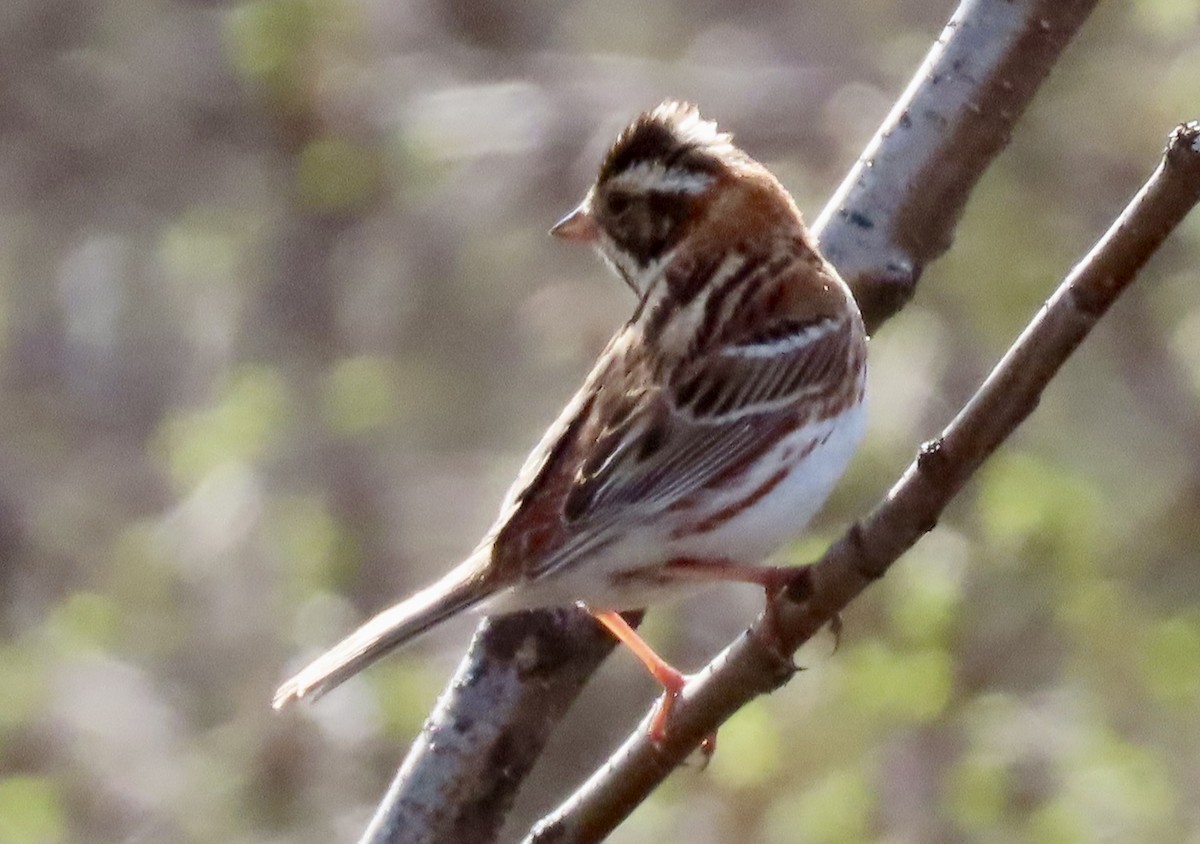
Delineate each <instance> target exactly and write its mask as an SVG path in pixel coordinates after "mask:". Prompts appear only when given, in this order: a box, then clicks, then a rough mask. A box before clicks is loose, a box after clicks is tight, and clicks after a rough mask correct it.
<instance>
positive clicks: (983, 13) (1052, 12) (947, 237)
mask: <svg viewBox="0 0 1200 844" xmlns="http://www.w3.org/2000/svg"><path fill="white" fill-rule="evenodd" d="M1097 2H1098V0H964V2H962V4H961V5H960V7H959V9H958V10H957V12H956V13H955V15H954V17H953V18H952V19H951V21H950V23H949V24H948V25H947V27H946V29H945V31H944V32H943V33H942V36H941V37H940V38H939V39H938V41H937V42H936V43H935V45H934V46H933V48H932V50H931V51H930V53H929V55H928V57H927V58H926V60H925V62H924V63H923V64H922V66H921V68H920V70H918V72H917V74H916V76H915V77H914V78H913V81H912V82H911V83H910V85H909V87H908V89H907V90H906V91H905V92H904V94H903V95H902V97H901V98H900V100H899V101H898V103H897V104H896V106H895V108H894V109H893V111H892V113H891V114H890V115H889V116H888V118H887V120H886V121H885V122H884V124H883V125H882V126H881V128H880V129H879V131H878V132H877V134H876V136H875V138H874V139H873V140H872V141H871V143H870V144H869V145H868V147H867V149H866V151H865V152H864V153H863V155H862V157H861V158H860V159H859V162H858V164H857V165H856V166H855V168H854V169H853V170H852V171H851V172H850V174H849V175H848V176H847V178H846V180H845V181H844V182H843V184H842V187H841V188H840V189H839V190H838V192H837V193H836V194H835V196H834V197H833V199H832V200H831V202H830V204H829V205H828V206H827V208H826V210H825V212H824V213H823V214H822V215H821V216H820V217H819V218H818V220H817V221H816V224H815V226H814V231H815V233H816V234H817V236H818V239H819V241H820V244H821V247H822V249H823V251H824V252H825V254H826V255H827V256H829V258H830V260H831V261H832V262H833V264H834V265H835V266H836V267H837V268H838V270H839V272H841V274H842V276H843V277H844V278H845V279H846V281H847V282H848V283H849V284H850V286H851V288H852V289H853V290H854V292H855V295H856V297H857V298H858V300H859V303H860V306H861V307H862V309H863V313H864V316H865V317H866V319H867V324H868V327H869V328H870V329H871V330H872V331H873V330H874V329H875V328H877V327H878V326H879V325H880V324H882V322H883V321H884V320H886V319H887V318H888V317H890V316H891V315H893V314H894V313H895V312H897V311H898V310H899V309H900V308H901V307H903V305H904V304H905V303H906V302H907V301H908V299H909V298H910V297H911V296H912V293H913V291H914V290H915V288H916V285H917V283H918V281H919V279H920V275H921V272H922V270H923V269H924V267H925V266H926V265H927V264H928V262H929V261H931V260H933V259H934V258H936V257H937V256H939V255H940V254H942V253H943V252H944V251H945V250H946V249H947V248H948V247H949V244H950V242H951V239H952V235H953V230H954V226H955V225H956V223H957V221H958V219H959V217H960V215H961V213H962V209H963V207H964V205H965V204H966V200H967V197H968V196H969V195H970V193H971V190H972V189H973V188H974V186H975V184H976V183H977V182H978V181H979V179H980V178H981V177H982V175H983V173H984V171H985V170H986V169H987V167H988V165H989V164H990V163H991V162H992V160H993V159H994V158H995V157H996V155H998V154H999V152H1000V151H1001V150H1002V149H1003V148H1004V146H1005V145H1006V144H1007V142H1008V139H1009V136H1010V133H1011V131H1012V128H1013V126H1014V125H1015V123H1016V121H1017V120H1018V118H1019V117H1020V116H1021V114H1022V113H1023V112H1024V110H1025V108H1026V106H1027V105H1028V104H1029V102H1030V101H1031V100H1032V98H1033V95H1034V94H1035V93H1036V92H1037V90H1038V88H1039V86H1040V85H1041V83H1042V81H1043V80H1044V79H1045V77H1046V75H1047V74H1048V73H1049V71H1050V69H1051V68H1052V67H1053V66H1054V64H1055V63H1056V62H1057V61H1058V59H1059V57H1060V56H1061V54H1062V51H1063V50H1064V49H1065V48H1066V45H1067V44H1068V43H1069V42H1070V40H1071V39H1072V38H1073V37H1074V35H1075V33H1076V32H1077V31H1078V29H1079V27H1080V26H1081V25H1082V23H1083V21H1084V20H1085V19H1086V18H1087V16H1088V14H1089V13H1090V12H1091V10H1092V9H1093V8H1094V7H1095V5H1096V3H1097ZM821 594H824V593H821ZM611 650H612V642H611V641H610V640H609V637H608V636H607V634H606V633H604V632H603V631H601V630H600V629H599V627H598V626H597V625H595V624H594V622H592V621H591V619H589V618H586V617H584V616H582V615H576V614H574V613H572V612H569V611H552V612H548V611H543V612H531V613H524V614H521V615H518V616H512V617H508V618H503V619H501V618H497V619H490V620H487V621H485V622H484V623H483V625H482V626H481V627H480V629H479V631H478V633H477V635H476V637H475V639H474V640H473V642H472V644H471V647H470V650H469V652H468V653H467V655H466V657H465V658H464V660H463V662H462V663H461V665H460V667H459V669H458V671H457V673H456V674H455V677H454V679H453V680H452V681H451V683H450V685H449V686H448V687H447V689H446V691H445V692H444V693H443V695H442V697H441V699H440V700H439V702H438V705H437V708H436V709H435V711H434V713H433V714H432V715H431V716H430V719H429V720H428V721H427V722H426V725H425V728H424V729H423V730H422V732H421V734H420V735H419V736H418V737H417V739H416V741H415V742H414V744H413V747H412V748H411V750H410V751H409V754H408V757H407V759H406V760H405V762H404V764H403V766H402V767H401V768H400V771H399V772H398V774H397V775H396V778H395V780H394V781H393V783H392V786H391V788H390V789H389V790H388V793H387V796H386V797H385V798H384V800H383V802H382V803H381V805H380V807H379V809H378V810H377V812H376V815H375V818H374V820H373V821H372V823H371V825H370V827H369V828H368V830H367V832H366V833H365V834H364V836H363V837H362V839H361V841H360V844H395V842H401V841H403V842H439V841H460V840H473V841H485V840H492V839H494V838H495V836H496V833H497V831H498V830H499V828H500V826H501V824H502V823H503V820H504V816H505V814H506V813H507V811H508V809H509V807H510V806H511V804H512V800H513V798H514V797H515V794H516V791H517V789H518V787H519V786H520V784H521V782H522V781H523V780H524V778H525V777H526V776H527V775H528V773H529V771H530V769H531V768H532V767H533V764H534V762H535V761H536V760H537V758H538V757H539V756H540V754H541V751H542V748H543V747H544V744H545V741H546V739H547V737H548V736H549V734H550V730H551V729H552V727H553V726H554V724H555V723H556V722H557V720H558V718H559V717H561V715H562V713H563V712H565V711H566V710H567V708H568V707H569V706H570V704H571V703H572V702H573V701H574V699H575V698H576V696H577V695H578V694H579V692H580V690H581V689H582V687H583V685H584V683H586V682H587V679H588V677H590V675H591V674H592V672H593V671H594V670H595V668H596V667H597V666H598V665H599V664H600V662H601V661H602V660H603V659H604V657H605V656H607V654H608V653H609V652H610V651H611ZM501 763H502V764H501ZM553 828H554V827H553V826H551V827H547V830H551V829H553ZM467 831H469V832H470V835H466V832H467ZM545 834H550V833H549V831H548V832H547V833H545ZM547 840H550V839H547Z"/></svg>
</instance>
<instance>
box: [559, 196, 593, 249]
mask: <svg viewBox="0 0 1200 844" xmlns="http://www.w3.org/2000/svg"><path fill="white" fill-rule="evenodd" d="M550 234H552V235H554V236H555V237H561V238H562V239H563V240H573V241H575V242H577V243H595V242H596V240H597V239H598V238H599V237H600V226H598V225H597V224H596V220H595V219H594V218H593V217H592V215H591V214H590V213H589V212H588V210H587V208H586V207H585V206H584V205H580V206H579V207H578V208H576V209H575V210H574V211H572V212H571V213H570V214H568V215H567V216H565V217H563V218H562V219H561V220H559V221H558V222H557V223H555V224H554V227H553V228H551V229H550Z"/></svg>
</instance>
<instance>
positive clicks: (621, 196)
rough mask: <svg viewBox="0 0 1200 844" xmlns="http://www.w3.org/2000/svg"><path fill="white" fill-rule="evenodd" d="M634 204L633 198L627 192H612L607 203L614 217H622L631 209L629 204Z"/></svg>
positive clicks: (609, 211)
mask: <svg viewBox="0 0 1200 844" xmlns="http://www.w3.org/2000/svg"><path fill="white" fill-rule="evenodd" d="M632 204H633V199H632V198H631V197H630V196H629V194H627V193H610V194H609V195H608V200H607V202H606V205H607V206H608V213H609V214H612V215H613V216H614V217H620V216H621V215H622V214H624V213H625V212H626V211H628V210H629V206H630V205H632Z"/></svg>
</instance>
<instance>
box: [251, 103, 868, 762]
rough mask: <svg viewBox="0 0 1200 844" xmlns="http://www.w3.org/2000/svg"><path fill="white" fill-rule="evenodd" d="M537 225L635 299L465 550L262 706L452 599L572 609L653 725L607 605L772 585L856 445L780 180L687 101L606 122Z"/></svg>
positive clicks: (845, 318)
mask: <svg viewBox="0 0 1200 844" xmlns="http://www.w3.org/2000/svg"><path fill="white" fill-rule="evenodd" d="M550 232H551V234H553V235H555V236H556V237H558V238H562V239H563V240H566V241H571V242H575V243H582V244H589V245H591V246H592V247H594V248H595V249H596V251H598V252H599V254H600V256H601V257H602V258H603V259H604V261H605V262H606V263H607V264H608V265H609V266H610V267H611V268H612V270H613V271H614V272H615V273H616V275H617V276H618V277H619V278H620V279H621V280H622V281H623V282H624V283H625V284H626V285H627V286H628V287H629V288H630V290H631V291H632V292H633V294H634V298H635V300H636V304H635V306H634V309H633V313H632V315H631V316H630V318H629V319H628V321H627V322H625V323H624V325H623V326H621V327H620V328H619V330H618V331H617V332H616V334H615V335H614V336H613V337H612V339H611V340H610V341H609V342H608V344H607V346H606V347H605V348H604V350H603V352H602V353H601V355H600V357H599V359H598V360H597V361H596V363H595V365H594V366H593V368H592V370H591V372H590V373H589V374H588V375H587V377H586V378H585V380H584V382H583V385H582V387H580V389H579V390H578V391H577V392H576V393H575V395H574V397H573V398H572V399H571V400H570V401H569V402H568V403H567V405H566V407H565V408H564V409H563V411H562V412H561V414H560V415H559V417H558V418H557V420H556V421H555V422H554V423H553V424H552V425H551V426H550V427H549V429H548V430H547V431H546V432H545V434H544V435H543V437H542V439H541V441H540V442H539V443H538V444H537V446H536V447H535V448H534V449H533V451H532V452H531V453H530V455H529V457H528V458H527V459H526V461H525V463H524V465H523V467H522V468H521V470H520V471H519V473H518V475H517V478H516V480H515V481H514V482H513V484H512V486H511V487H510V488H509V490H508V492H507V494H506V495H505V497H504V499H503V502H502V504H501V506H500V511H499V514H498V516H497V518H496V520H495V522H494V523H493V525H492V527H491V528H490V529H489V530H488V531H487V532H486V533H485V535H484V537H483V539H482V540H481V541H480V542H479V544H478V546H477V547H476V548H475V550H474V551H473V552H472V553H471V554H469V555H468V556H467V558H466V559H465V560H464V561H463V562H461V563H460V564H458V565H457V566H455V567H454V568H452V569H451V570H450V571H449V572H448V573H447V574H445V575H444V576H443V577H441V578H440V579H438V580H437V581H435V582H434V583H433V584H431V585H429V586H427V587H426V588H424V589H422V590H420V591H418V592H416V593H415V594H413V595H412V596H411V597H408V598H406V599H404V600H402V601H400V602H399V603H397V604H395V605H394V606H391V607H390V608H388V609H384V610H383V611H382V612H380V613H379V614H378V615H376V616H374V617H373V618H371V619H370V620H369V621H367V622H366V623H364V624H363V625H362V626H361V627H359V628H358V629H357V630H356V631H354V632H353V633H351V634H350V635H349V636H348V637H347V638H346V639H344V640H343V641H342V642H341V643H340V644H337V645H335V646H334V647H333V648H332V649H331V650H329V651H328V652H326V653H325V654H324V655H323V656H320V657H319V658H317V659H316V660H315V661H313V662H312V663H311V664H309V665H308V666H307V667H306V668H304V669H302V670H301V671H300V672H299V673H297V674H296V675H295V676H294V677H292V678H291V679H290V680H288V681H287V682H285V683H284V684H283V685H282V686H280V688H279V690H278V691H277V692H276V694H275V697H274V701H273V705H274V707H275V708H276V709H279V708H282V707H284V706H286V705H288V704H290V703H293V702H295V701H298V700H301V699H311V698H316V697H319V696H320V695H322V694H324V693H325V692H328V691H329V690H331V689H332V688H334V687H335V686H337V685H339V684H340V683H342V682H343V681H345V680H346V679H348V678H349V677H351V676H352V675H354V674H356V673H358V672H359V671H361V670H362V669H363V668H365V667H366V666H368V665H370V664H371V663H373V662H375V661H376V660H377V659H379V658H380V657H382V656H383V655H384V654H386V653H388V652H389V651H391V650H393V649H394V648H396V647H398V646H400V645H402V644H404V643H406V642H408V641H410V640H411V639H413V638H414V637H416V636H418V635H419V634H421V633H424V632H425V631H427V630H428V629H430V628H431V627H433V626H435V625H437V624H439V623H441V622H442V621H445V620H446V619H448V618H450V617H452V616H455V615H458V614H459V613H462V612H464V611H466V610H468V609H475V610H478V611H481V612H483V613H486V614H500V613H508V612H514V611H519V610H526V609H535V608H551V607H570V606H575V605H580V606H583V607H584V608H585V609H587V610H588V611H589V612H590V613H591V614H592V615H593V616H594V617H595V618H596V620H597V621H598V622H599V623H600V624H602V625H603V626H604V627H605V628H607V629H608V630H609V631H610V632H611V633H612V634H613V635H614V636H615V637H616V638H617V639H618V640H620V641H621V642H623V643H624V644H626V645H628V646H629V647H630V649H631V650H632V651H633V653H634V654H635V655H636V656H637V657H638V658H639V660H641V662H642V663H643V664H644V665H645V666H646V668H647V669H648V670H649V672H650V673H651V675H652V676H654V678H655V679H656V680H658V681H659V683H660V684H661V685H662V686H663V688H664V691H665V693H664V695H663V696H662V698H661V699H660V702H659V704H658V706H657V708H656V710H655V713H654V715H653V717H652V719H651V724H650V732H651V737H652V738H655V739H660V738H662V736H663V735H664V734H665V731H666V730H667V728H668V723H669V718H670V712H671V709H672V706H673V703H674V702H675V700H676V699H677V698H678V697H679V695H680V693H681V691H682V688H683V686H684V684H685V682H686V677H685V675H683V674H682V673H681V672H679V671H678V670H676V669H675V668H674V667H672V666H671V665H670V664H669V663H667V662H666V661H665V660H663V659H662V658H660V657H659V656H658V655H657V654H656V653H655V652H654V650H653V649H652V648H651V647H650V646H649V645H648V644H647V643H646V642H645V641H644V640H642V638H641V637H640V636H639V635H638V633H637V632H636V631H635V630H634V629H633V627H632V626H631V625H630V624H629V623H628V622H627V621H626V620H625V618H624V617H623V616H622V615H621V612H623V611H629V610H636V609H641V608H644V607H647V606H649V605H651V604H655V603H658V602H661V601H665V600H669V599H671V598H674V597H677V596H680V595H683V594H686V593H688V592H690V591H693V590H695V589H696V588H697V587H699V586H703V585H711V584H714V583H716V582H719V581H740V582H747V583H754V584H757V585H759V586H761V587H763V588H764V589H765V590H766V591H767V592H768V598H770V597H771V595H770V593H771V592H773V591H775V590H778V589H780V588H782V587H783V586H784V585H786V584H787V583H788V582H789V578H790V577H791V576H792V575H793V574H794V573H795V571H797V570H796V569H794V568H791V567H787V566H770V565H763V562H764V560H766V559H767V558H768V557H769V556H770V555H771V554H772V553H773V552H775V551H777V550H778V549H779V548H781V547H782V546H783V545H784V544H785V543H787V542H788V541H789V540H792V539H794V538H796V537H797V536H798V535H799V534H801V533H802V531H803V529H804V528H805V526H806V525H807V523H808V522H809V520H810V519H811V518H812V517H813V515H815V513H816V512H817V511H818V510H819V509H820V507H821V506H822V505H823V503H824V502H825V499H826V498H827V497H828V495H829V494H830V492H831V491H832V489H833V487H834V485H835V484H836V482H837V481H838V479H839V478H840V477H841V475H842V474H843V472H844V471H845V469H846V467H847V465H848V463H849V461H850V459H851V457H852V455H853V453H854V452H855V450H856V449H857V447H858V445H859V442H860V441H861V439H862V436H863V433H864V428H865V420H866V371H867V334H866V330H865V328H864V325H863V321H862V317H861V315H860V313H859V310H858V307H857V305H856V303H855V300H854V297H853V295H852V294H851V291H850V289H849V287H848V286H847V285H846V283H845V282H844V281H843V280H842V279H841V277H840V276H839V275H838V274H837V272H836V270H835V269H834V268H833V266H832V265H830V264H829V262H828V261H827V260H825V258H824V257H823V256H822V255H821V253H820V251H819V250H818V247H817V243H816V240H815V238H814V237H813V235H812V234H811V233H810V232H809V230H808V229H807V227H806V226H805V223H804V221H803V218H802V217H801V214H800V211H799V210H798V208H797V207H796V204H795V202H794V201H793V199H792V197H791V195H790V194H789V193H788V192H787V190H786V189H785V188H784V187H783V186H782V185H781V184H780V182H779V180H778V179H776V178H775V176H774V175H773V174H772V173H771V172H770V171H769V170H768V169H767V168H766V167H765V166H764V165H762V164H761V163H759V162H758V161H756V160H755V159H753V158H752V157H751V156H750V155H748V154H747V153H746V152H744V151H743V150H742V149H741V148H740V147H738V146H737V145H735V144H734V141H733V137H732V135H731V134H729V133H727V132H724V131H722V130H721V129H720V128H718V126H717V124H716V123H715V122H713V121H711V120H708V119H705V118H704V117H702V116H701V114H700V111H699V110H698V108H697V107H696V106H694V105H692V104H690V103H687V102H683V101H676V100H668V101H665V102H663V103H661V104H660V105H658V106H656V107H655V108H652V109H650V110H648V111H646V112H643V113H642V114H640V115H638V116H637V117H636V118H635V119H634V120H633V121H632V122H631V123H629V125H628V126H627V127H626V128H625V129H624V130H623V131H622V132H620V134H619V135H618V136H617V138H616V140H615V141H614V142H613V143H612V145H611V147H610V148H609V149H608V151H607V154H606V155H605V156H604V158H603V161H602V163H601V165H600V168H599V171H598V174H597V176H596V180H595V182H594V183H593V184H592V186H591V187H590V189H589V190H588V191H587V192H586V194H585V195H584V198H583V200H582V202H580V203H579V204H578V206H577V207H576V208H575V209H574V210H572V211H571V212H570V213H569V214H567V215H566V216H565V217H563V218H562V220H560V221H559V222H558V223H557V224H556V225H555V226H554V227H553V228H552V229H551V230H550ZM769 605H770V603H769V601H768V606H769Z"/></svg>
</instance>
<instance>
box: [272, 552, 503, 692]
mask: <svg viewBox="0 0 1200 844" xmlns="http://www.w3.org/2000/svg"><path fill="white" fill-rule="evenodd" d="M484 553H486V552H484ZM485 563H486V558H483V557H481V553H479V552H477V553H476V554H472V555H471V556H470V557H469V558H467V560H466V561H465V562H463V563H462V564H460V565H459V566H457V567H455V568H454V569H453V570H451V571H450V572H449V573H448V574H446V575H445V576H444V577H442V578H441V579H440V580H438V581H437V582H436V583H434V584H432V585H430V586H427V587H426V588H424V589H422V590H421V591H420V592H418V593H416V594H415V595H413V596H412V597H410V598H407V599H405V600H403V601H401V602H400V603H398V604H396V605H395V606H393V607H389V608H388V609H386V610H384V611H383V612H381V613H379V615H377V616H375V617H374V618H372V619H371V620H370V621H368V622H367V623H366V624H364V625H363V626H362V627H359V628H358V629H357V630H355V631H354V632H353V633H351V634H350V635H349V636H347V637H346V638H345V639H343V640H342V641H341V642H339V643H338V644H337V645H335V646H334V647H333V648H331V649H330V650H328V651H326V652H325V653H324V654H323V655H321V656H319V657H318V658H317V659H315V660H314V661H313V662H311V663H310V664H309V665H308V666H307V667H306V668H304V669H303V670H302V671H300V673H299V674H297V675H296V676H295V677H292V679H290V680H288V681H287V682H286V683H284V684H283V685H282V686H280V687H279V690H278V691H276V692H275V698H274V700H273V701H272V704H271V705H272V706H273V707H274V708H275V709H281V708H283V707H284V706H287V705H288V704H289V703H292V702H293V701H297V700H300V699H301V698H309V699H315V698H318V697H320V696H321V695H323V694H325V693H326V692H328V691H329V690H331V689H333V688H335V687H337V686H339V685H340V684H342V683H343V682H345V681H346V680H348V679H350V678H351V677H352V676H354V675H355V674H357V673H358V672H359V671H362V670H363V669H364V668H366V667H367V666H368V665H370V664H371V663H373V662H375V660H377V659H379V658H380V657H382V656H383V655H385V654H386V653H388V651H390V650H392V648H395V647H398V646H400V645H403V644H404V643H405V642H407V641H409V640H410V639H413V638H415V637H416V636H418V635H420V634H421V633H424V632H425V631H426V630H428V629H429V628H431V627H433V626H434V625H436V624H438V623H439V622H442V621H445V620H446V619H447V618H449V617H450V616H452V615H454V614H455V613H458V612H461V611H463V610H465V609H468V608H470V607H473V606H475V605H476V604H479V603H481V602H482V601H484V600H485V599H487V598H488V597H490V596H491V595H492V594H493V593H495V592H496V591H498V588H497V586H496V584H495V582H494V579H493V578H490V577H488V576H487V574H486V572H487V567H486V565H485Z"/></svg>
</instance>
